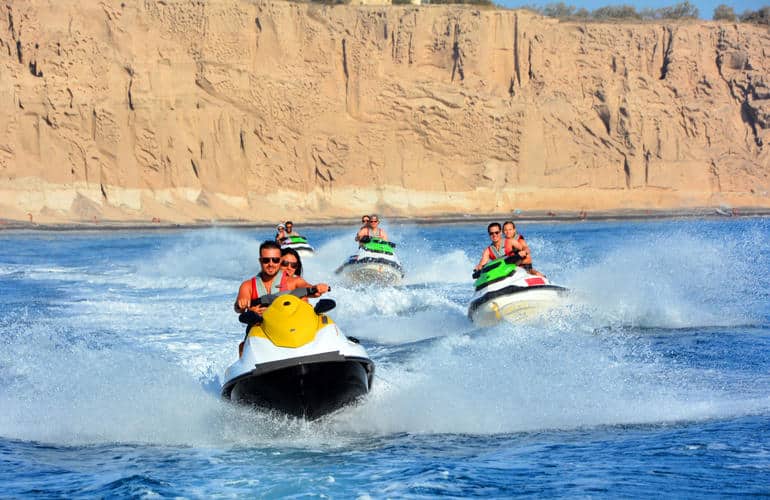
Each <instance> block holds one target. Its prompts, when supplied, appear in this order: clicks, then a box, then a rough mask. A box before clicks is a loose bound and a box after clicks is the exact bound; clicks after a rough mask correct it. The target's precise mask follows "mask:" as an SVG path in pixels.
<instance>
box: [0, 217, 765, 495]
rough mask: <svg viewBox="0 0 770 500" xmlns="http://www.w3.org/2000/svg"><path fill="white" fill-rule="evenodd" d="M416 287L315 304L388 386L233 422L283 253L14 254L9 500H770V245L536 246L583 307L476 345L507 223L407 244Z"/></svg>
mask: <svg viewBox="0 0 770 500" xmlns="http://www.w3.org/2000/svg"><path fill="white" fill-rule="evenodd" d="M386 228H387V230H388V233H389V234H390V235H391V238H392V239H393V240H394V241H397V242H398V243H399V246H398V247H397V252H398V254H399V258H400V259H401V261H402V262H403V264H404V268H405V270H406V275H407V277H406V283H405V284H404V286H402V287H396V288H378V289H367V290H355V289H352V288H348V287H346V286H345V285H344V284H342V283H338V282H337V281H336V278H335V276H334V275H333V274H332V270H333V269H335V268H336V267H337V266H339V265H340V264H341V263H342V261H343V260H344V258H345V257H347V255H349V254H350V253H351V252H352V251H353V250H354V248H355V243H354V242H353V233H354V229H355V228H353V227H332V228H323V229H321V228H312V227H298V229H300V230H301V231H302V232H303V234H305V235H307V236H308V237H309V239H310V241H311V243H312V244H313V245H314V246H315V247H316V249H317V255H316V256H315V257H314V258H312V259H307V260H305V262H304V264H305V268H306V271H305V275H306V277H307V278H308V280H309V281H311V282H316V281H325V282H328V283H330V284H331V285H332V292H331V293H330V294H329V296H330V297H331V298H333V299H335V300H336V301H337V304H338V306H337V309H335V310H334V311H332V313H331V315H332V316H333V318H334V319H335V321H337V323H338V324H339V325H340V327H341V328H342V330H343V331H344V332H345V333H347V334H348V335H352V336H356V337H358V338H360V339H361V341H362V344H363V345H364V346H365V347H366V348H367V350H368V351H369V354H370V356H371V357H372V359H373V360H374V361H375V363H376V364H377V374H376V377H375V382H374V387H373V389H372V392H371V393H370V394H369V395H368V396H367V398H366V399H365V400H364V401H363V402H362V403H361V404H359V405H357V406H355V407H352V408H347V409H345V410H343V411H341V412H339V413H336V414H334V415H332V416H330V417H329V418H326V419H324V420H322V421H319V422H313V423H307V422H302V421H296V420H292V419H288V418H276V417H271V416H268V415H265V414H262V413H259V412H255V411H252V410H249V409H244V408H239V407H234V406H231V405H228V404H225V403H223V402H222V401H220V400H219V398H218V394H219V388H220V386H221V383H222V376H223V373H224V370H225V368H226V367H227V366H228V365H229V364H230V363H231V362H233V361H234V359H235V357H236V356H237V344H238V342H239V341H240V339H241V338H242V333H243V332H242V328H241V325H240V324H239V323H238V322H237V319H236V315H235V314H234V313H233V312H232V302H233V299H234V297H235V294H236V291H237V288H238V285H239V284H240V282H241V281H242V280H243V279H246V278H247V277H249V276H251V275H252V274H253V273H254V272H255V271H256V270H257V264H256V256H257V247H258V244H259V241H260V240H261V239H263V238H269V237H272V235H273V234H272V231H264V230H263V231H260V230H253V229H251V230H247V229H197V230H179V231H151V230H148V231H98V232H53V231H52V232H29V231H15V232H0V485H2V486H1V487H0V488H1V492H0V496H3V497H24V496H31V497H38V498H40V497H43V498H73V497H156V496H160V497H188V498H204V497H205V498H211V497H219V498H222V497H224V498H233V497H236V498H237V497H245V498H252V497H254V496H266V497H286V496H309V497H321V496H324V497H343V498H350V497H361V498H368V497H371V498H384V497H433V496H455V497H485V498H488V497H509V496H514V495H522V494H526V495H530V496H535V497H544V496H607V497H617V496H633V497H639V496H656V497H657V496H660V495H661V494H665V495H667V496H678V497H681V496H688V497H689V496H696V497H702V496H734V495H741V494H765V495H767V494H770V480H769V479H768V477H770V437H769V436H770V432H769V431H770V305H769V304H770V300H768V298H769V297H768V292H767V290H768V285H770V282H769V281H770V278H769V275H768V269H769V268H770V266H769V265H768V264H770V262H769V261H770V250H768V249H770V245H769V244H768V243H770V242H769V241H768V240H770V231H769V229H770V220H768V219H764V218H752V219H715V220H670V221H637V222H593V221H586V222H580V223H557V224H545V223H537V224H536V223H521V224H520V229H521V230H522V232H523V233H524V234H525V236H527V239H528V241H529V243H530V246H531V247H532V249H533V252H534V255H535V265H536V267H537V268H538V269H540V270H541V271H543V272H544V273H545V274H547V275H548V276H549V278H551V279H552V280H553V281H554V282H556V283H558V284H562V285H565V286H567V287H569V288H571V289H572V290H573V294H572V297H571V299H570V301H569V303H568V304H566V305H565V306H564V307H563V308H561V309H559V310H556V311H553V312H552V313H549V314H548V315H546V316H544V317H542V318H540V319H539V320H537V321H535V322H533V323H531V324H526V325H510V324H504V325H500V326H498V327H495V328H490V329H478V328H475V327H474V326H473V325H472V324H471V323H470V322H469V321H468V319H467V318H466V310H467V303H468V301H469V300H470V297H471V295H472V292H473V288H472V279H471V275H470V271H471V269H472V267H473V265H474V264H475V263H476V262H477V260H478V258H479V256H480V254H481V251H482V249H483V247H484V246H485V244H486V241H487V236H486V231H485V229H486V224H454V225H429V226H418V225H390V226H386Z"/></svg>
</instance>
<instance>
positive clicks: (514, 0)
mask: <svg viewBox="0 0 770 500" xmlns="http://www.w3.org/2000/svg"><path fill="white" fill-rule="evenodd" d="M558 1H560V0H556V1H543V0H537V1H527V0H498V1H497V3H499V4H501V5H504V6H506V7H516V6H519V5H539V6H543V5H546V4H549V3H558ZM561 1H564V3H566V4H567V5H574V6H575V7H577V8H580V7H585V8H586V9H588V10H594V9H596V8H598V7H604V6H605V5H623V4H627V5H633V6H634V7H636V10H641V9H644V8H647V7H649V8H651V9H657V8H659V7H665V6H668V5H675V4H677V3H679V1H680V0H671V1H668V2H667V1H654V2H651V1H649V0H574V1H570V0H561ZM690 2H691V3H693V4H695V6H696V7H698V10H699V11H700V17H702V18H703V19H711V17H712V16H713V15H714V7H716V6H717V5H719V4H722V3H723V4H725V5H729V6H730V7H732V8H733V10H735V13H736V14H741V13H743V11H744V10H746V9H751V10H757V9H759V8H760V7H762V6H764V5H770V0H767V1H764V2H763V1H757V0H753V1H749V0H736V1H725V0H722V1H720V0H690Z"/></svg>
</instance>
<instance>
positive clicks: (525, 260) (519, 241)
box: [503, 221, 545, 278]
mask: <svg viewBox="0 0 770 500" xmlns="http://www.w3.org/2000/svg"><path fill="white" fill-rule="evenodd" d="M503 234H504V235H505V254H506V255H514V254H518V255H519V257H521V263H520V264H519V265H520V266H521V267H523V268H524V269H526V270H527V272H528V273H529V274H534V275H536V276H541V277H543V278H544V277H545V275H544V274H543V273H541V272H540V271H538V270H537V269H535V268H533V267H532V252H531V251H530V249H529V245H527V242H526V240H524V236H522V235H521V234H519V233H518V231H516V224H514V223H513V221H506V222H505V223H504V224H503Z"/></svg>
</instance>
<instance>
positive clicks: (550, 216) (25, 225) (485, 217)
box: [0, 207, 770, 231]
mask: <svg viewBox="0 0 770 500" xmlns="http://www.w3.org/2000/svg"><path fill="white" fill-rule="evenodd" d="M379 215H380V217H381V218H383V219H385V220H387V221H388V222H389V223H390V224H395V223H399V224H404V223H409V224H418V225H421V224H458V223H464V222H468V223H472V222H485V223H487V222H492V221H498V222H503V221H504V220H513V221H515V222H549V221H553V222H574V221H581V220H582V221H607V220H651V219H679V218H708V217H719V218H722V217H724V218H733V217H764V216H770V208H765V207H736V208H726V207H725V208H719V207H700V208H688V209H677V210H670V209H666V210H649V209H643V210H640V209H621V210H596V211H578V210H572V211H560V212H555V211H551V210H531V211H526V212H525V211H521V212H520V213H511V212H503V213H499V212H498V213H489V214H482V215H479V214H442V215H436V216H424V217H403V216H395V217H389V216H387V214H379ZM297 222H299V223H300V224H301V225H303V226H320V227H328V226H338V225H347V224H357V223H358V222H359V219H358V217H355V218H350V217H344V218H338V219H334V220H329V219H305V220H300V219H297ZM276 224H278V221H276V222H274V223H268V222H257V221H241V220H227V219H224V220H214V221H199V222H180V223H176V222H164V221H149V222H146V221H136V220H134V221H130V220H128V221H114V220H111V221H96V222H93V221H69V222H44V223H37V222H34V221H32V222H30V221H20V220H14V219H3V218H0V231H15V230H19V231H28V230H34V231H92V230H93V231H100V230H105V231H115V230H132V231H133V230H148V229H158V230H168V229H202V228H213V227H224V228H270V227H273V226H275V225H276Z"/></svg>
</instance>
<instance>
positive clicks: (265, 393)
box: [222, 353, 374, 420]
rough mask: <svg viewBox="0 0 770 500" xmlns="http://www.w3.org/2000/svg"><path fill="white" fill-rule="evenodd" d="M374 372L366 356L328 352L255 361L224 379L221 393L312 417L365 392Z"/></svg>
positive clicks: (244, 402)
mask: <svg viewBox="0 0 770 500" xmlns="http://www.w3.org/2000/svg"><path fill="white" fill-rule="evenodd" d="M373 375H374V364H373V363H372V362H371V360H369V359H366V358H346V357H343V356H340V355H339V354H338V353H327V354H322V355H314V356H308V357H305V358H294V359H288V360H283V361H276V362H271V363H265V364H263V365H258V366H257V367H256V368H255V369H254V370H252V371H251V372H250V373H246V374H244V375H241V376H239V377H237V378H235V379H233V380H231V381H229V382H228V383H226V384H225V385H224V387H223V388H222V397H224V398H225V399H230V400H231V401H233V402H236V403H239V404H245V405H252V406H256V407H259V408H262V409H267V410H275V411H278V412H281V413H285V414H288V415H292V416H295V417H297V418H305V419H307V420H315V419H317V418H319V417H322V416H324V415H327V414H329V413H331V412H333V411H336V410H338V409H340V408H342V407H343V406H346V405H348V404H351V403H353V402H355V401H356V400H357V399H359V398H360V397H362V396H364V395H366V393H368V392H369V388H370V387H371V383H372V377H373Z"/></svg>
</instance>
